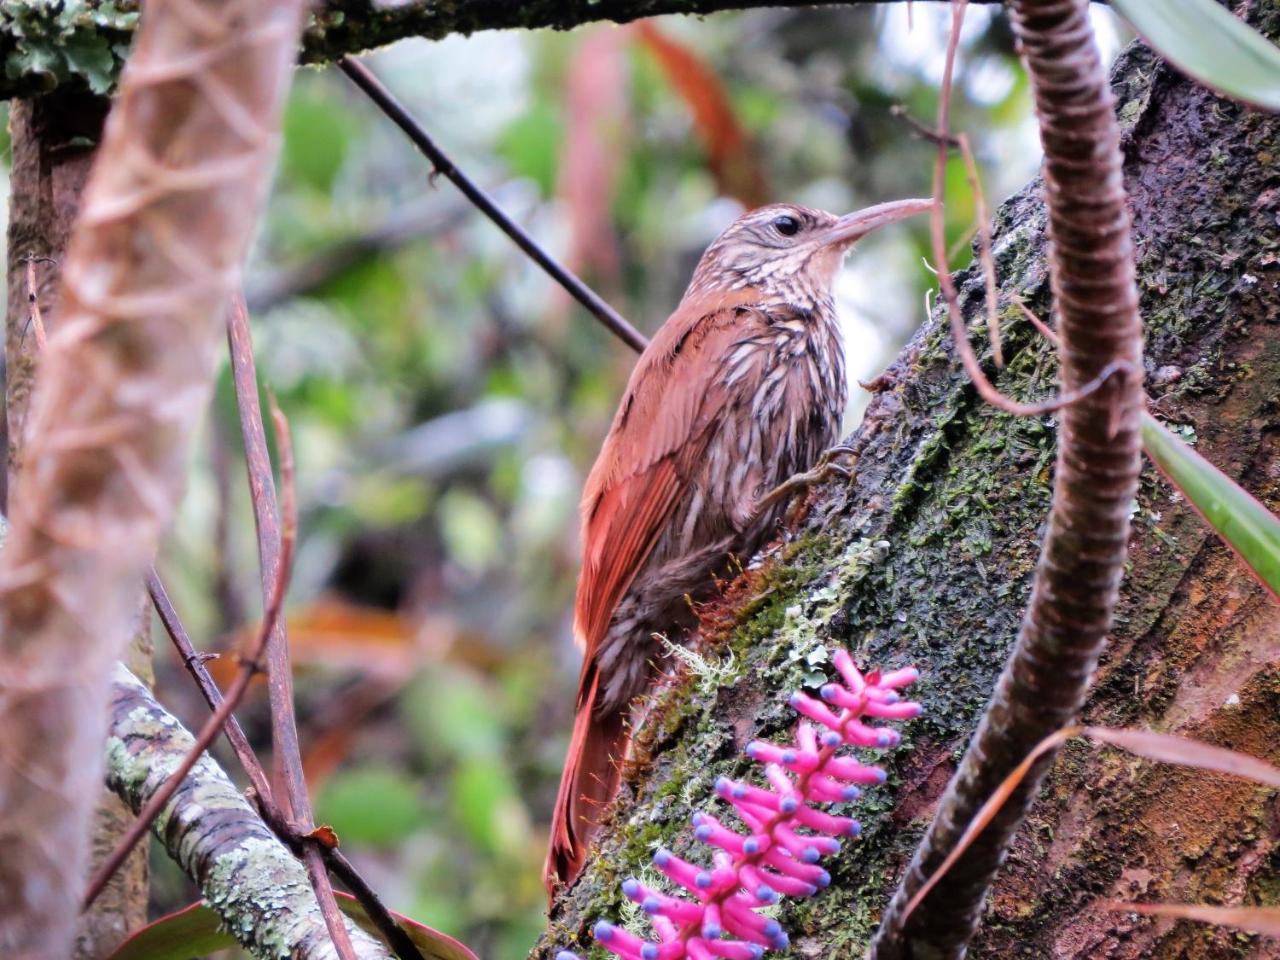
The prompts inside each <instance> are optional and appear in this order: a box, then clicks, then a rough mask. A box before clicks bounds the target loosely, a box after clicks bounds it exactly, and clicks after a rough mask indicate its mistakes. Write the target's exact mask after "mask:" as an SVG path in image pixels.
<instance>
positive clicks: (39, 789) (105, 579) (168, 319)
mask: <svg viewBox="0 0 1280 960" xmlns="http://www.w3.org/2000/svg"><path fill="white" fill-rule="evenodd" d="M50 6H51V7H52V6H54V5H50ZM56 6H57V7H58V8H59V9H66V8H69V7H79V6H80V5H79V4H58V5H56ZM304 6H305V4H304V2H303V0H278V2H275V3H271V4H262V3H258V2H257V0H238V2H216V0H154V2H152V3H151V4H149V5H148V8H147V16H146V19H145V23H144V24H143V26H142V30H141V32H140V34H139V36H138V44H137V49H136V51H135V53H134V56H133V58H132V59H131V61H130V66H129V69H128V70H127V71H126V74H125V77H124V80H123V83H122V87H121V91H120V95H119V97H118V98H117V102H116V104H115V107H114V109H113V110H112V112H111V114H110V116H109V118H108V120H107V125H106V129H105V133H104V135H103V140H102V143H101V146H100V147H99V151H98V157H97V160H96V162H95V165H94V167H93V172H92V174H91V175H90V178H89V181H88V185H87V187H86V188H85V192H84V195H83V198H82V201H81V204H80V212H79V214H78V217H77V219H76V225H75V229H74V231H73V233H72V236H71V241H70V245H69V247H68V251H67V256H66V259H65V261H64V263H63V267H62V270H61V273H60V277H59V282H60V284H61V291H60V295H59V303H58V312H59V322H58V327H57V329H56V330H54V331H53V332H52V333H51V334H50V336H49V338H48V342H47V344H46V346H45V347H44V348H43V349H42V351H41V353H40V357H39V365H40V376H39V381H38V384H37V387H36V389H35V391H34V394H33V396H32V398H31V404H30V409H29V413H28V416H27V419H26V423H25V427H24V428H23V429H25V434H26V435H25V437H24V438H23V444H22V446H23V463H22V466H21V469H20V470H19V472H18V475H17V477H16V479H15V483H14V486H13V488H12V489H11V490H10V494H9V521H10V533H9V539H8V543H7V545H6V547H5V550H4V552H3V554H0V731H3V737H0V849H3V851H4V853H3V856H0V902H3V903H4V905H5V908H4V910H3V911H0V954H3V955H4V956H15V957H32V958H44V957H50V958H52V957H65V956H67V955H68V953H69V944H70V938H71V933H72V929H73V927H74V924H75V920H76V916H77V913H78V910H77V904H78V900H79V897H78V892H79V891H80V889H81V888H82V886H83V884H84V875H85V866H86V853H87V842H86V840H87V824H88V819H89V815H90V812H91V809H92V805H93V802H94V799H95V798H96V796H97V787H98V784H99V781H100V777H99V771H100V763H101V759H100V758H101V743H102V737H103V734H104V732H105V709H104V708H105V705H106V696H107V685H108V682H109V675H110V668H111V664H112V663H113V662H114V661H115V660H116V659H117V658H118V657H119V656H120V655H121V653H122V652H123V649H124V643H125V640H126V639H127V637H128V636H129V633H130V631H131V629H132V627H133V624H134V621H135V617H136V614H137V603H138V598H139V596H140V591H141V586H142V579H143V572H144V571H145V570H146V568H147V567H148V566H149V564H150V563H151V560H152V558H153V555H154V552H155V548H156V544H157V542H158V540H159V537H160V534H161V532H162V531H163V529H164V528H165V527H166V526H167V525H168V523H169V521H170V518H171V517H172V514H173V510H174V508H175V505H176V502H177V499H178V496H179V494H180V492H181V490H182V487H183V481H184V479H185V474H186V466H187V457H188V453H189V445H190V438H191V436H192V434H193V433H194V427H195V423H196V421H197V419H198V418H199V417H200V416H201V414H202V413H203V411H204V409H205V406H206V404H207V400H208V396H209V392H210V388H211V385H212V380H213V369H214V360H215V357H216V350H217V344H218V341H219V334H220V332H221V330H222V321H223V311H224V309H225V306H226V302H227V297H228V295H229V293H230V291H231V290H232V289H234V288H235V287H237V286H238V283H239V270H240V265H241V261H242V259H243V257H244V253H245V250H246V248H247V246H248V243H249V240H250V235H251V232H252V228H253V225H254V223H255V222H256V219H257V216H258V212H259V208H260V206H261V203H262V201H263V199H264V197H265V193H266V187H267V181H268V174H269V173H270V170H271V167H272V164H273V161H274V157H275V150H276V142H277V136H276V129H277V125H278V120H279V113H280V109H281V106H282V103H283V99H284V94H285V92H286V90H287V88H288V84H289V80H290V79H291V75H292V64H293V61H294V58H295V53H296V50H297V38H298V35H299V32H300V30H301V27H302V14H303V8H304ZM8 9H9V8H8V7H6V10H8ZM11 12H12V11H11Z"/></svg>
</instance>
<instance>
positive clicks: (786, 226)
mask: <svg viewBox="0 0 1280 960" xmlns="http://www.w3.org/2000/svg"><path fill="white" fill-rule="evenodd" d="M773 229H775V230H777V231H778V232H779V233H780V234H782V235H783V236H784V237H794V236H795V235H796V234H797V233H799V232H800V221H799V220H797V219H796V218H795V217H788V216H781V217H777V218H775V219H774V221H773Z"/></svg>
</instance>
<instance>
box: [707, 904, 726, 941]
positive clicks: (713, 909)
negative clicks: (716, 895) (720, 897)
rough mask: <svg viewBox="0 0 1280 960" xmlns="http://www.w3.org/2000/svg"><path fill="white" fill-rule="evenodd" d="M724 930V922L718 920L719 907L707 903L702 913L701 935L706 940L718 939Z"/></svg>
mask: <svg viewBox="0 0 1280 960" xmlns="http://www.w3.org/2000/svg"><path fill="white" fill-rule="evenodd" d="M723 932H724V924H723V923H721V922H720V908H719V907H717V906H716V905H715V904H714V903H708V904H707V909H706V910H705V911H704V912H703V915H702V936H703V937H704V938H705V939H707V940H719V939H720V934H722V933H723Z"/></svg>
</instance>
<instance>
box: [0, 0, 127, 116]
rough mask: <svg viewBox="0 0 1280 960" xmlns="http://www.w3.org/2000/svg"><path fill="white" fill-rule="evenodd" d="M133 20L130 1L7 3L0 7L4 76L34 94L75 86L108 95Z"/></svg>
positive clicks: (28, 0) (24, 0) (20, 0)
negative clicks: (75, 84)
mask: <svg viewBox="0 0 1280 960" xmlns="http://www.w3.org/2000/svg"><path fill="white" fill-rule="evenodd" d="M137 20H138V10H137V3H136V2H133V0H117V2H112V0H103V2H89V0H9V2H8V3H5V4H3V5H0V33H2V34H3V35H4V47H6V48H7V49H5V50H4V71H5V76H6V77H7V78H8V79H9V80H11V81H22V82H23V84H24V85H25V86H27V87H30V88H33V89H35V90H51V89H53V88H54V87H57V86H60V85H62V84H65V83H68V82H70V81H74V80H79V81H81V82H83V83H84V84H85V85H86V86H87V87H88V88H89V89H90V90H91V91H93V92H94V93H108V92H110V90H111V89H112V87H114V86H115V82H116V78H117V77H118V75H119V72H120V67H121V65H122V64H123V63H124V59H125V57H126V56H127V55H128V52H129V43H130V40H131V39H132V34H133V29H134V27H135V26H136V25H137Z"/></svg>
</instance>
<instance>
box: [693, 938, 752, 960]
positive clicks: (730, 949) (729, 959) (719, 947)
mask: <svg viewBox="0 0 1280 960" xmlns="http://www.w3.org/2000/svg"><path fill="white" fill-rule="evenodd" d="M706 946H707V950H708V951H709V952H710V953H711V954H713V955H714V956H717V957H722V958H724V960H760V958H761V957H763V956H764V947H761V946H759V945H758V944H754V943H743V942H742V941H740V940H715V941H712V942H710V943H708V944H707V945H706Z"/></svg>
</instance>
